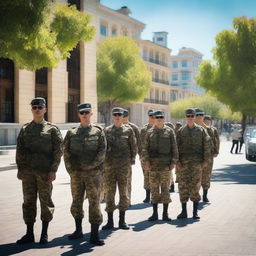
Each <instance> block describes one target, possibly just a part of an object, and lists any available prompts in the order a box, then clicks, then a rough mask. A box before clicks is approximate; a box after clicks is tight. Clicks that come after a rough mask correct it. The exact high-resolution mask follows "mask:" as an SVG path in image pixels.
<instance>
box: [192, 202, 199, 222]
mask: <svg viewBox="0 0 256 256" xmlns="http://www.w3.org/2000/svg"><path fill="white" fill-rule="evenodd" d="M197 209H198V202H193V219H197V220H198V219H200V217H199V216H198V215H197Z"/></svg>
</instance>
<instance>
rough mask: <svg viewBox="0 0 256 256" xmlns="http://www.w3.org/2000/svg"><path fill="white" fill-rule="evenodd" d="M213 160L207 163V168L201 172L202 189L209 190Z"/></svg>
mask: <svg viewBox="0 0 256 256" xmlns="http://www.w3.org/2000/svg"><path fill="white" fill-rule="evenodd" d="M212 168H213V158H211V159H210V160H209V161H208V166H207V167H205V168H203V170H202V182H201V183H202V188H203V189H209V188H210V185H211V182H210V181H211V177H212Z"/></svg>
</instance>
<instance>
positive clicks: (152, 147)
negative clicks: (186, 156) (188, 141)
mask: <svg viewBox="0 0 256 256" xmlns="http://www.w3.org/2000/svg"><path fill="white" fill-rule="evenodd" d="M142 152H143V153H142V156H143V157H142V159H143V162H149V163H153V162H154V163H158V165H159V166H163V165H164V166H166V165H170V164H175V163H176V161H177V159H178V149H177V143H176V136H175V133H174V131H173V129H172V128H170V127H168V126H167V125H164V126H163V128H162V129H159V128H157V127H155V126H153V127H152V128H150V129H149V130H148V131H147V133H146V137H145V140H144V144H143V150H142Z"/></svg>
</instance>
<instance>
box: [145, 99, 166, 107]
mask: <svg viewBox="0 0 256 256" xmlns="http://www.w3.org/2000/svg"><path fill="white" fill-rule="evenodd" d="M144 102H146V103H153V104H161V105H169V102H168V101H166V100H158V99H148V98H146V99H144Z"/></svg>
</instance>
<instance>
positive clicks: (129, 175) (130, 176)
mask: <svg viewBox="0 0 256 256" xmlns="http://www.w3.org/2000/svg"><path fill="white" fill-rule="evenodd" d="M128 194H129V205H130V204H131V198H132V197H131V196H132V167H131V168H130V169H129V172H128Z"/></svg>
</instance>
